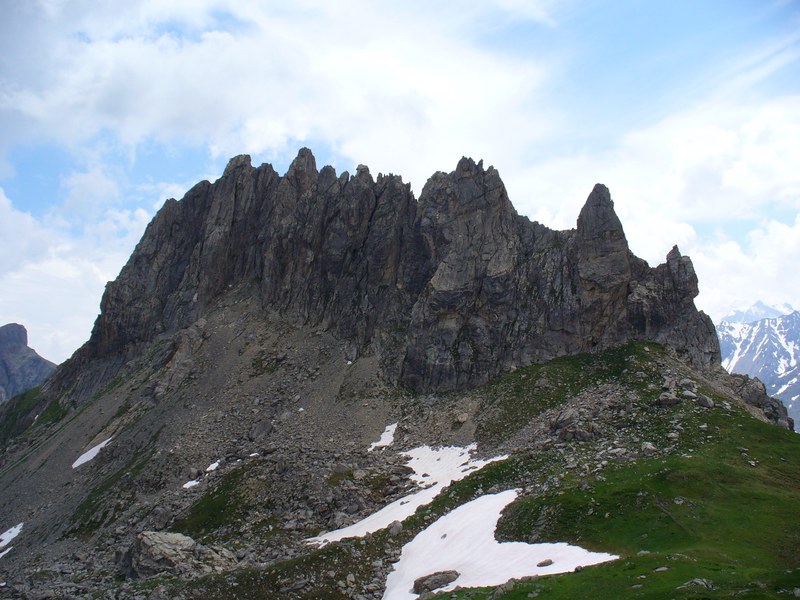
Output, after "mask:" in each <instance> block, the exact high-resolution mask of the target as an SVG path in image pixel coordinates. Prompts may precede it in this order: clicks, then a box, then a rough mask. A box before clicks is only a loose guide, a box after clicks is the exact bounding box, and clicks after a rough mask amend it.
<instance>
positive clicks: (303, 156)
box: [286, 148, 317, 177]
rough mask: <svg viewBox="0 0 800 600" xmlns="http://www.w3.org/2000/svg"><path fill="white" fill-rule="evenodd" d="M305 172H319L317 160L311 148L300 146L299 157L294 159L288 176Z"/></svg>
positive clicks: (287, 172) (287, 173)
mask: <svg viewBox="0 0 800 600" xmlns="http://www.w3.org/2000/svg"><path fill="white" fill-rule="evenodd" d="M301 173H304V174H308V175H310V174H314V175H316V174H317V161H316V159H315V158H314V155H313V154H312V152H311V150H309V149H308V148H300V151H299V152H298V153H297V157H295V159H294V160H293V161H292V164H291V165H290V166H289V170H288V171H286V176H287V177H296V176H297V175H299V174H301Z"/></svg>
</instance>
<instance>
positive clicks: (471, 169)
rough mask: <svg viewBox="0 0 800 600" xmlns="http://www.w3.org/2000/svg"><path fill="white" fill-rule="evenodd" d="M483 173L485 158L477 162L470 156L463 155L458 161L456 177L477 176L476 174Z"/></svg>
mask: <svg viewBox="0 0 800 600" xmlns="http://www.w3.org/2000/svg"><path fill="white" fill-rule="evenodd" d="M480 173H483V160H479V161H478V162H477V163H476V162H475V161H474V160H472V159H471V158H468V157H466V156H462V157H461V160H459V161H458V165H457V166H456V172H455V175H456V177H469V178H472V177H475V176H476V175H478V174H480Z"/></svg>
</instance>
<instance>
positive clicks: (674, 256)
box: [667, 245, 681, 265]
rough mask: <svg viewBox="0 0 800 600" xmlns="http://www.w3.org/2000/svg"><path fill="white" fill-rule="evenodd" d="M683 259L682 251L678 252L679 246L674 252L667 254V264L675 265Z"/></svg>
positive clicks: (674, 247) (675, 247) (674, 248)
mask: <svg viewBox="0 0 800 600" xmlns="http://www.w3.org/2000/svg"><path fill="white" fill-rule="evenodd" d="M680 259H681V251H680V250H678V246H677V245H675V246H673V247H672V250H670V251H669V254H667V264H668V265H674V264H676V263H677V262H678V261H679V260H680Z"/></svg>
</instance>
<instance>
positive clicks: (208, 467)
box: [206, 460, 220, 473]
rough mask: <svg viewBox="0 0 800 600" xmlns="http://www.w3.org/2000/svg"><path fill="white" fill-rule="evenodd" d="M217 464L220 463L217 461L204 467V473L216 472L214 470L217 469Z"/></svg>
mask: <svg viewBox="0 0 800 600" xmlns="http://www.w3.org/2000/svg"><path fill="white" fill-rule="evenodd" d="M219 462H220V461H218V460H215V461H214V462H213V463H211V464H210V465H208V466H207V467H206V473H211V472H212V471H216V470H217V469H218V468H219Z"/></svg>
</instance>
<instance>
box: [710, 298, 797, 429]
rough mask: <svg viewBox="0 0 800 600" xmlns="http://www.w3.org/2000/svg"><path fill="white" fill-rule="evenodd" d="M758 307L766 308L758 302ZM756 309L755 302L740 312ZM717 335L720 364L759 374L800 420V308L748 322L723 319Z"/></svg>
mask: <svg viewBox="0 0 800 600" xmlns="http://www.w3.org/2000/svg"><path fill="white" fill-rule="evenodd" d="M759 304H761V303H759ZM761 308H769V307H766V306H765V305H763V304H761ZM759 310H760V308H759V307H758V305H756V306H754V307H752V309H751V310H749V311H739V312H740V313H741V314H743V315H747V314H748V313H750V314H757V313H758V312H759ZM773 310H774V309H773ZM717 335H718V336H719V345H720V350H721V351H722V366H723V367H725V369H726V370H728V371H729V372H731V373H742V374H745V375H750V376H751V377H758V378H759V379H760V380H761V381H763V382H764V385H766V386H767V392H768V393H769V394H770V395H771V396H774V397H776V398H780V399H781V400H783V403H784V404H786V407H787V408H788V409H789V416H791V417H792V418H794V420H795V422H796V423H800V311H794V312H792V313H791V314H788V315H780V316H777V317H772V318H762V319H759V320H756V321H753V322H750V323H742V322H732V321H722V322H721V323H720V324H719V325H718V326H717Z"/></svg>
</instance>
